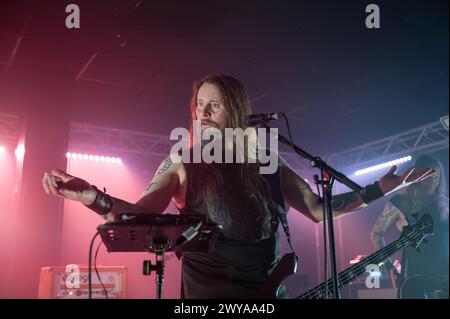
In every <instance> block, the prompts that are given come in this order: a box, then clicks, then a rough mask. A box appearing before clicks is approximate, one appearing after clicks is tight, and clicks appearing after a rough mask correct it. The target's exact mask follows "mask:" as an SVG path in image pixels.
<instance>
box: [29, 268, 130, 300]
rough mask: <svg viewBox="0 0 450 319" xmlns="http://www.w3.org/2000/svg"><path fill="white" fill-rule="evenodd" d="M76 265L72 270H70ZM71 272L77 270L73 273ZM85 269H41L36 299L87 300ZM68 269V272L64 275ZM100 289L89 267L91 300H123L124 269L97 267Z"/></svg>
mask: <svg viewBox="0 0 450 319" xmlns="http://www.w3.org/2000/svg"><path fill="white" fill-rule="evenodd" d="M73 266H75V268H74V267H73ZM74 269H75V270H76V271H75V272H74ZM88 269H89V267H88V266H76V265H71V268H69V267H43V268H41V272H40V276H39V293H38V298H39V299H87V298H88V297H89V290H88V289H89V282H88ZM66 270H67V272H66ZM97 271H98V273H99V275H100V278H101V280H102V283H103V286H102V284H101V283H100V281H99V280H98V277H97V274H96V272H95V269H94V268H92V298H95V299H105V298H106V292H105V289H106V291H107V293H108V298H109V299H125V298H126V288H127V286H126V283H127V268H126V267H123V266H118V267H115V266H97Z"/></svg>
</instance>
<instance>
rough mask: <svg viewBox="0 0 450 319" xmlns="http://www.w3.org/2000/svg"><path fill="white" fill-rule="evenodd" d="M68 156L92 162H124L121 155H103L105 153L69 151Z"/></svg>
mask: <svg viewBox="0 0 450 319" xmlns="http://www.w3.org/2000/svg"><path fill="white" fill-rule="evenodd" d="M66 157H67V158H68V159H72V160H83V161H91V162H94V161H95V162H102V163H110V164H122V159H120V158H119V157H112V156H103V155H93V154H81V153H71V152H67V153H66Z"/></svg>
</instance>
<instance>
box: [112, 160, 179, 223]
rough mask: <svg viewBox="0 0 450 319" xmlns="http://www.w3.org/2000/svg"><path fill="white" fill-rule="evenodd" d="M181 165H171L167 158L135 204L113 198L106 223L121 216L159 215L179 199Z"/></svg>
mask: <svg viewBox="0 0 450 319" xmlns="http://www.w3.org/2000/svg"><path fill="white" fill-rule="evenodd" d="M182 171H183V164H181V163H173V162H172V160H171V158H170V156H168V157H167V158H166V159H165V160H164V161H163V162H162V163H161V165H160V166H159V167H158V169H157V170H156V173H155V176H154V177H153V179H152V180H151V182H150V183H149V184H148V186H147V187H146V188H145V190H144V192H143V193H142V195H141V198H140V199H139V200H138V201H137V202H136V203H135V204H132V203H129V202H127V201H124V200H121V199H118V198H113V203H114V204H113V208H112V210H111V212H110V213H109V214H108V215H107V216H106V219H107V220H108V221H111V220H116V219H117V218H118V216H120V215H121V214H126V213H132V214H161V213H162V212H163V211H164V210H165V209H166V208H167V206H168V205H169V203H170V200H171V199H172V198H174V199H175V200H177V199H178V198H179V197H180V185H181V182H180V176H182V175H183V174H182Z"/></svg>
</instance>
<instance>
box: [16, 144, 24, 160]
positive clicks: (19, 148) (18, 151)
mask: <svg viewBox="0 0 450 319" xmlns="http://www.w3.org/2000/svg"><path fill="white" fill-rule="evenodd" d="M14 155H16V157H17V159H20V160H22V159H23V157H24V156H25V146H23V144H19V145H17V148H16V150H15V151H14Z"/></svg>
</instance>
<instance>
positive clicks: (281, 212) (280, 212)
mask: <svg viewBox="0 0 450 319" xmlns="http://www.w3.org/2000/svg"><path fill="white" fill-rule="evenodd" d="M278 218H279V219H280V222H281V226H283V230H284V233H285V235H286V239H287V242H288V244H289V247H290V248H291V250H292V253H293V254H294V255H295V258H296V259H297V261H298V256H297V254H296V253H295V251H294V248H293V247H292V241H291V232H290V231H289V224H288V221H287V212H286V210H285V209H280V208H279V209H278Z"/></svg>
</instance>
